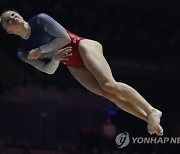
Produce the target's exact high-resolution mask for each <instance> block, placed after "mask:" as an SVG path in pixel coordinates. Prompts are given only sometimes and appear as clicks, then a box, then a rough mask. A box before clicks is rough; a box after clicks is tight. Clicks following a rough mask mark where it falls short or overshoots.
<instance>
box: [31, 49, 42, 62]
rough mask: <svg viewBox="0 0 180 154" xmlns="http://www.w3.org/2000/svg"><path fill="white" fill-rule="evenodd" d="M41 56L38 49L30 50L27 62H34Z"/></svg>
mask: <svg viewBox="0 0 180 154" xmlns="http://www.w3.org/2000/svg"><path fill="white" fill-rule="evenodd" d="M40 56H41V50H40V49H39V48H35V49H32V50H31V51H29V53H28V59H29V60H35V59H37V58H39V57H40Z"/></svg>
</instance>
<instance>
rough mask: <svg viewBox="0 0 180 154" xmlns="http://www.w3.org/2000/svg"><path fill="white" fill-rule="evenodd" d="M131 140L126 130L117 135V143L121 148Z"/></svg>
mask: <svg viewBox="0 0 180 154" xmlns="http://www.w3.org/2000/svg"><path fill="white" fill-rule="evenodd" d="M129 142H130V138H129V133H127V132H124V133H120V134H118V135H117V136H116V144H117V147H118V148H119V149H121V148H124V147H126V146H127V145H128V144H129Z"/></svg>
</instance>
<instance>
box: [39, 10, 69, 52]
mask: <svg viewBox="0 0 180 154" xmlns="http://www.w3.org/2000/svg"><path fill="white" fill-rule="evenodd" d="M37 18H38V19H37V20H38V22H39V24H40V26H42V28H43V29H44V30H45V31H46V33H48V34H49V35H50V36H53V37H54V39H53V40H52V41H51V42H49V43H47V44H44V45H41V46H40V50H41V52H42V53H47V52H50V51H54V50H57V49H61V48H62V47H63V46H65V45H67V44H69V43H70V42H71V39H70V37H69V35H68V33H67V32H66V30H65V29H64V28H63V27H62V26H61V25H60V24H59V23H58V22H56V21H55V20H54V19H53V18H52V17H50V16H49V15H47V14H45V13H41V14H39V15H38V16H37Z"/></svg>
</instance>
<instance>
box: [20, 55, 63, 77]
mask: <svg viewBox="0 0 180 154" xmlns="http://www.w3.org/2000/svg"><path fill="white" fill-rule="evenodd" d="M18 56H19V58H20V59H21V60H22V61H24V62H26V63H28V64H30V65H32V66H33V67H35V68H36V69H38V70H39V71H41V72H44V73H47V74H54V73H55V71H56V70H57V68H58V66H59V64H60V61H59V60H55V59H54V58H52V59H51V60H50V61H49V62H48V63H46V62H44V61H43V60H42V59H36V60H29V59H28V58H27V55H25V54H24V53H23V52H18Z"/></svg>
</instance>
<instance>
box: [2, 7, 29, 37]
mask: <svg viewBox="0 0 180 154" xmlns="http://www.w3.org/2000/svg"><path fill="white" fill-rule="evenodd" d="M0 21H1V26H2V28H3V29H4V30H5V31H6V32H7V33H8V34H15V35H21V33H22V31H23V29H24V27H25V24H26V22H25V20H24V19H23V17H22V16H21V15H19V13H18V12H16V11H11V10H8V11H4V12H3V13H2V14H1V16H0Z"/></svg>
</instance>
